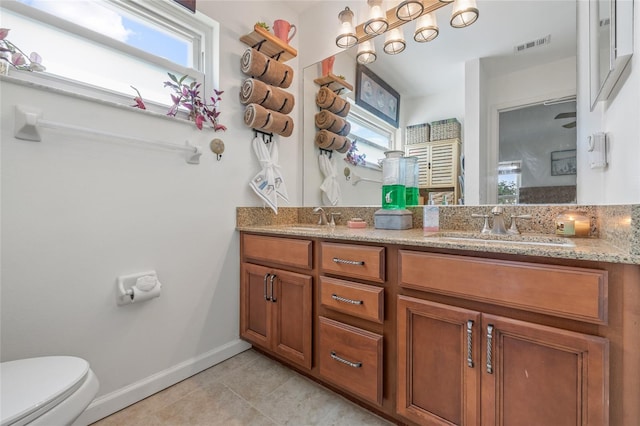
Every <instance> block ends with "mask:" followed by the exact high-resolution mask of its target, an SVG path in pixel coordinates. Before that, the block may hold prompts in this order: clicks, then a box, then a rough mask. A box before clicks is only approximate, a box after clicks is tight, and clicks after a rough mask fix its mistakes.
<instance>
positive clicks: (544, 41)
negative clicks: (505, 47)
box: [513, 34, 551, 53]
mask: <svg viewBox="0 0 640 426" xmlns="http://www.w3.org/2000/svg"><path fill="white" fill-rule="evenodd" d="M549 43H551V34H549V35H547V36H546V37H542V38H538V39H535V40H532V41H528V42H526V43H522V44H519V45H517V46H516V47H514V48H513V50H514V52H515V53H521V52H524V51H525V50H529V49H533V48H534V47H541V46H546V45H548V44H549Z"/></svg>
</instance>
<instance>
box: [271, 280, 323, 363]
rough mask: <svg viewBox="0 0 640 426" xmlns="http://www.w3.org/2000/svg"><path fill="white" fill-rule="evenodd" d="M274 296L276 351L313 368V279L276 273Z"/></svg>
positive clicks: (274, 342) (274, 343) (272, 297)
mask: <svg viewBox="0 0 640 426" xmlns="http://www.w3.org/2000/svg"><path fill="white" fill-rule="evenodd" d="M273 273H274V275H275V276H276V285H275V286H274V290H273V294H272V295H271V299H272V303H273V307H275V310H274V313H273V316H274V318H273V321H274V329H273V331H274V338H273V351H274V352H276V353H277V354H279V355H281V356H283V357H284V358H287V359H288V360H290V361H291V362H295V363H296V364H298V365H301V366H303V367H306V368H311V348H312V345H311V331H312V314H313V312H312V278H311V277H310V276H309V275H303V274H296V273H293V272H287V271H283V270H275V271H273Z"/></svg>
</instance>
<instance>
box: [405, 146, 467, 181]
mask: <svg viewBox="0 0 640 426" xmlns="http://www.w3.org/2000/svg"><path fill="white" fill-rule="evenodd" d="M458 151H459V141H458V139H450V140H445V141H435V142H424V143H418V144H413V145H407V146H406V147H405V155H406V156H407V157H410V156H412V157H418V164H419V166H420V174H419V178H418V185H419V186H420V188H449V187H452V186H453V187H455V186H456V185H457V184H458Z"/></svg>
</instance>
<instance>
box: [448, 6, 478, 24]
mask: <svg viewBox="0 0 640 426" xmlns="http://www.w3.org/2000/svg"><path fill="white" fill-rule="evenodd" d="M477 19H478V7H477V5H476V0H455V2H454V3H453V12H452V13H451V26H452V27H454V28H464V27H468V26H469V25H471V24H473V23H474V22H476V20H477Z"/></svg>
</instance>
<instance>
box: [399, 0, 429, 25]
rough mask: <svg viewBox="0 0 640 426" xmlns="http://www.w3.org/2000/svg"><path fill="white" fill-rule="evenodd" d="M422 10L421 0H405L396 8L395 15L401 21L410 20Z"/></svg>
mask: <svg viewBox="0 0 640 426" xmlns="http://www.w3.org/2000/svg"><path fill="white" fill-rule="evenodd" d="M423 10H424V6H423V5H422V2H421V1H418V0H405V1H403V2H401V3H400V4H399V5H398V7H397V8H396V16H397V17H398V19H400V20H401V21H412V20H414V19H416V18H417V17H418V16H420V14H421V13H422V11H423Z"/></svg>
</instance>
